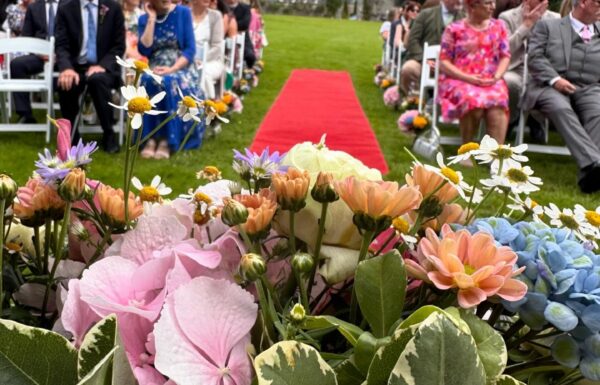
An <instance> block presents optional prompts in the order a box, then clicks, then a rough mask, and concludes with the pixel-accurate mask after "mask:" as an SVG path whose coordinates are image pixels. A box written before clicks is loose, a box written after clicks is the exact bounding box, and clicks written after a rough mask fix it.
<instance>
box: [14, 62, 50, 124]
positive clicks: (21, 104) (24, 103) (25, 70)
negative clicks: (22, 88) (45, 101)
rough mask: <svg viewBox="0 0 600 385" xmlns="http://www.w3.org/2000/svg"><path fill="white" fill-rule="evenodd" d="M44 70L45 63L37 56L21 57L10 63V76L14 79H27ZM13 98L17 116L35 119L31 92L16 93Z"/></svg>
mask: <svg viewBox="0 0 600 385" xmlns="http://www.w3.org/2000/svg"><path fill="white" fill-rule="evenodd" d="M43 70H44V61H43V60H42V58H40V57H39V56H37V55H24V56H19V57H16V58H14V59H13V60H11V61H10V76H11V78H13V79H27V78H30V77H31V76H33V75H37V74H39V73H40V72H42V71H43ZM13 98H14V101H15V110H16V111H17V114H19V116H22V117H25V118H33V113H32V111H31V99H30V97H29V92H14V93H13ZM50 102H51V101H50Z"/></svg>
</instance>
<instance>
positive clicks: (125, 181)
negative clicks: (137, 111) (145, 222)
mask: <svg viewBox="0 0 600 385" xmlns="http://www.w3.org/2000/svg"><path fill="white" fill-rule="evenodd" d="M139 129H140V130H141V129H142V128H141V127H140V128H139ZM132 130H133V127H131V117H128V118H127V134H126V135H125V169H124V170H123V201H124V204H125V226H126V227H127V225H128V224H129V162H130V161H129V157H130V156H131V151H130V148H129V147H131V134H132V132H131V131H132Z"/></svg>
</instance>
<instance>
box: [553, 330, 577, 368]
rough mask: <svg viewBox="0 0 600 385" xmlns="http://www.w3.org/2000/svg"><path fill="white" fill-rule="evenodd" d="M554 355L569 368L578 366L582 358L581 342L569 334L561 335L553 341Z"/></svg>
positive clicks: (557, 360)
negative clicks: (578, 342)
mask: <svg viewBox="0 0 600 385" xmlns="http://www.w3.org/2000/svg"><path fill="white" fill-rule="evenodd" d="M552 357H554V359H555V360H556V362H558V363H559V364H561V365H563V366H566V367H567V368H576V367H577V365H579V361H580V360H581V353H580V352H579V344H577V341H575V339H574V338H573V337H571V336H570V335H568V334H563V335H560V336H558V337H557V338H556V339H555V340H554V342H553V343H552Z"/></svg>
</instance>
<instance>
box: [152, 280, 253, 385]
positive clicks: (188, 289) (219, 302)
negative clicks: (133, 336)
mask: <svg viewBox="0 0 600 385" xmlns="http://www.w3.org/2000/svg"><path fill="white" fill-rule="evenodd" d="M257 310H258V307H257V305H256V304H255V303H254V298H253V297H252V295H251V294H250V293H248V292H247V291H245V290H243V289H242V288H240V287H239V286H237V285H236V284H234V283H231V282H229V281H226V280H215V279H212V278H208V277H198V278H195V279H194V280H192V281H191V282H188V283H187V284H185V285H183V286H181V287H180V288H179V289H178V290H177V291H175V292H174V293H173V294H171V295H169V297H168V298H167V300H166V302H165V305H164V309H163V311H162V313H161V317H160V319H159V320H158V322H157V323H156V326H155V328H154V337H155V344H156V357H155V361H154V363H155V366H156V368H157V369H158V370H159V371H160V372H161V373H163V374H164V375H166V376H167V377H169V378H170V379H171V380H173V381H174V382H176V383H177V384H179V385H197V384H203V385H224V384H226V385H233V384H235V385H250V383H251V379H252V368H251V363H250V359H249V357H248V353H247V351H246V347H247V346H248V344H249V343H250V335H249V332H250V329H251V328H252V326H253V325H254V323H255V321H256V315H257ZM215 320H218V322H215Z"/></svg>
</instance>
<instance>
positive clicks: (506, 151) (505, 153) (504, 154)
mask: <svg viewBox="0 0 600 385" xmlns="http://www.w3.org/2000/svg"><path fill="white" fill-rule="evenodd" d="M512 154H513V151H512V150H511V149H510V147H506V146H500V147H498V149H497V150H496V156H497V157H498V159H508V158H510V157H511V156H512Z"/></svg>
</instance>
